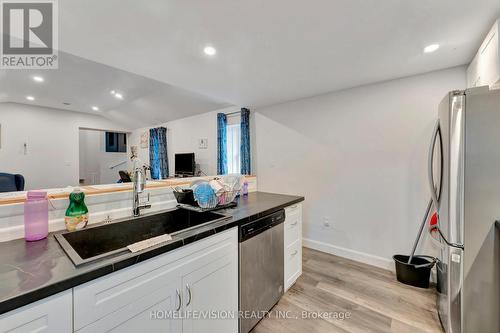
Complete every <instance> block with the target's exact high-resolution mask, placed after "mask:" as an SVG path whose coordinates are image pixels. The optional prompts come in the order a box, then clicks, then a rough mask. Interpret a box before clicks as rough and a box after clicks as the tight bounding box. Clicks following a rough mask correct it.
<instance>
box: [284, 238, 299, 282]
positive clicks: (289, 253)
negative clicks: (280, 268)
mask: <svg viewBox="0 0 500 333" xmlns="http://www.w3.org/2000/svg"><path fill="white" fill-rule="evenodd" d="M301 274H302V243H301V241H300V239H299V240H297V241H295V242H293V243H292V244H290V245H289V246H287V247H286V250H285V289H288V288H289V287H290V286H291V285H292V284H293V283H294V282H295V281H296V280H297V278H298V277H299V276H300V275H301Z"/></svg>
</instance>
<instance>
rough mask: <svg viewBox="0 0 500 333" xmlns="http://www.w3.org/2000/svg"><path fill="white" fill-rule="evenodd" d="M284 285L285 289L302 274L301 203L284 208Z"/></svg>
mask: <svg viewBox="0 0 500 333" xmlns="http://www.w3.org/2000/svg"><path fill="white" fill-rule="evenodd" d="M285 215H286V218H285V235H284V238H285V241H284V245H285V246H284V256H285V267H284V277H285V281H284V285H285V291H287V290H288V289H289V288H290V287H291V286H292V285H293V284H294V283H295V281H297V279H298V278H299V276H300V275H302V205H301V204H295V205H292V206H289V207H286V208H285Z"/></svg>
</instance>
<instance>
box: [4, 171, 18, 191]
mask: <svg viewBox="0 0 500 333" xmlns="http://www.w3.org/2000/svg"><path fill="white" fill-rule="evenodd" d="M16 191H24V177H23V176H22V175H14V174H11V173H2V172H0V192H16Z"/></svg>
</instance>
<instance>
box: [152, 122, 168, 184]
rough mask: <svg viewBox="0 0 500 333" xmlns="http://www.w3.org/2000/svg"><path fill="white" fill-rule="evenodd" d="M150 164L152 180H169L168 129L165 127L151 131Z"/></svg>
mask: <svg viewBox="0 0 500 333" xmlns="http://www.w3.org/2000/svg"><path fill="white" fill-rule="evenodd" d="M149 164H150V167H151V178H153V179H166V178H168V175H169V170H168V154H167V129H166V128H165V127H158V128H151V129H150V130H149Z"/></svg>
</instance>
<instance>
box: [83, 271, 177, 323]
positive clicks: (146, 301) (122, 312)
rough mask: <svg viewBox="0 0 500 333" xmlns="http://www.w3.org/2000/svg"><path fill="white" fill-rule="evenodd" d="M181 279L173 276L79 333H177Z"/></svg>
mask: <svg viewBox="0 0 500 333" xmlns="http://www.w3.org/2000/svg"><path fill="white" fill-rule="evenodd" d="M180 285H181V280H180V277H179V276H173V277H172V278H171V279H170V280H168V281H163V285H162V286H161V287H160V288H158V289H157V290H155V291H154V292H153V293H150V294H147V295H144V296H142V297H141V298H139V299H137V300H135V301H134V302H132V303H130V304H127V305H126V306H124V307H122V308H120V309H119V310H118V311H115V312H114V313H112V314H110V315H108V316H106V317H104V318H101V319H100V320H98V321H96V322H94V323H92V324H90V325H88V326H86V327H84V328H83V329H81V330H80V331H78V332H79V333H100V332H116V333H118V332H119V333H136V332H141V331H144V332H148V333H149V332H151V333H170V332H172V333H174V332H180V331H181V327H182V320H181V319H176V317H175V313H176V310H177V309H178V308H180V307H181V304H180V302H181V300H180V299H179V297H178V296H177V295H178V294H177V292H179V295H180Z"/></svg>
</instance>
